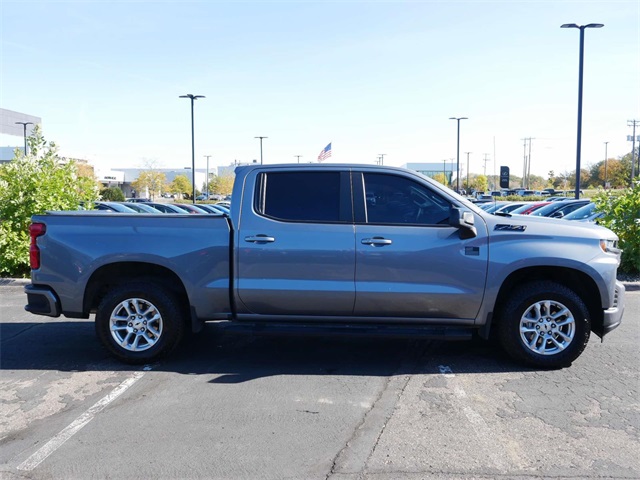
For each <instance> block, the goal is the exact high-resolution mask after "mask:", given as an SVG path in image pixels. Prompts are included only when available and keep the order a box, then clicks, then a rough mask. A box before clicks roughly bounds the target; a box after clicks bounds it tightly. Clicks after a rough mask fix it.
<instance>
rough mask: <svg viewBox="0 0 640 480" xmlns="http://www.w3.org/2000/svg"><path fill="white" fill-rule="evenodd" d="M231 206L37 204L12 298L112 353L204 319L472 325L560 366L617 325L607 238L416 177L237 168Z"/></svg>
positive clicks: (429, 329)
mask: <svg viewBox="0 0 640 480" xmlns="http://www.w3.org/2000/svg"><path fill="white" fill-rule="evenodd" d="M232 198H233V202H232V204H231V213H230V215H162V216H161V215H145V214H110V213H108V214H104V213H98V212H48V213H47V214H44V215H35V216H34V217H33V219H32V225H31V227H30V234H31V249H30V260H31V284H29V285H27V286H26V287H25V292H26V294H27V302H28V304H27V305H26V306H25V309H26V310H27V311H29V312H31V313H34V314H38V315H47V316H51V317H58V316H60V315H64V316H66V317H68V318H89V317H90V316H91V315H92V314H95V327H96V332H97V336H98V337H99V339H100V340H101V341H102V343H103V344H104V346H105V347H106V348H107V349H108V350H109V351H110V352H111V353H112V354H113V355H115V357H117V358H118V359H120V360H121V361H124V362H128V363H145V362H150V361H153V360H155V359H157V358H159V357H161V356H164V355H166V354H168V353H169V352H170V351H172V350H173V349H174V348H175V347H176V346H177V345H178V344H179V343H180V341H181V339H182V338H183V335H184V334H185V333H187V332H188V331H189V330H191V331H196V332H197V331H199V330H201V329H202V327H203V322H207V321H218V322H226V325H227V326H228V327H229V328H232V327H233V326H239V327H240V328H241V329H249V330H252V331H256V330H257V331H264V330H269V331H274V332H291V331H296V332H309V333H311V332H313V333H318V332H323V333H330V334H333V333H340V332H344V333H362V334H367V335H383V336H415V337H421V338H444V339H469V338H471V337H472V336H473V335H478V336H480V337H482V338H485V339H488V338H489V336H490V334H492V335H495V337H496V338H497V339H498V340H499V342H500V344H501V345H502V347H503V348H504V349H505V350H506V351H507V352H508V353H509V354H510V355H511V356H512V357H513V358H514V359H516V360H517V361H520V362H524V363H526V364H529V365H532V366H535V367H538V368H561V367H565V366H568V365H570V364H571V363H572V361H573V360H575V359H576V358H577V357H578V356H579V355H580V354H581V353H582V351H583V350H584V349H585V346H586V345H587V342H588V340H589V337H590V334H591V332H594V333H595V334H597V335H598V336H600V337H601V338H602V337H604V335H605V334H607V333H608V332H610V331H611V330H613V329H614V328H616V327H617V326H618V325H619V324H620V322H621V319H622V314H623V310H624V294H625V290H624V286H623V285H622V284H621V283H619V282H617V281H616V271H617V268H618V265H619V261H620V250H619V249H618V248H617V240H618V239H617V237H616V235H615V234H614V233H612V232H611V231H610V230H608V229H605V228H603V227H600V226H597V225H585V224H579V223H574V222H567V221H564V220H560V219H548V218H543V217H528V216H519V215H514V216H510V215H504V216H494V215H491V214H488V213H486V212H484V211H483V210H481V209H479V208H477V207H476V206H474V205H473V204H472V203H470V202H468V201H467V200H465V199H464V198H462V197H461V196H459V195H457V194H456V193H455V192H453V191H451V190H449V189H448V188H446V187H444V186H442V185H440V184H439V183H436V182H434V181H432V180H431V179H429V178H427V177H425V176H423V175H422V174H420V173H417V172H414V171H409V170H406V169H401V168H394V167H382V166H368V165H339V164H335V165H304V166H300V165H252V166H245V167H239V168H238V169H237V170H236V179H235V184H234V187H233V196H232Z"/></svg>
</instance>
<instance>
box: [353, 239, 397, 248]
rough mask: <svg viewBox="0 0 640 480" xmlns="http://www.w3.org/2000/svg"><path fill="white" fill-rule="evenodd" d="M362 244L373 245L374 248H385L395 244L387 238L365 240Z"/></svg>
mask: <svg viewBox="0 0 640 480" xmlns="http://www.w3.org/2000/svg"><path fill="white" fill-rule="evenodd" d="M360 243H362V244H363V245H373V246H374V247H384V246H385V245H391V244H392V243H393V242H392V241H391V240H389V239H387V238H382V237H373V238H363V239H362V240H361V241H360Z"/></svg>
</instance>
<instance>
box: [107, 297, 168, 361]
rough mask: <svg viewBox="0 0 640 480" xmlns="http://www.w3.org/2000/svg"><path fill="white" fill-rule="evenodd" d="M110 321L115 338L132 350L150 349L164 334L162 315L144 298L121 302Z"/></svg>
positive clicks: (117, 341) (119, 343)
mask: <svg viewBox="0 0 640 480" xmlns="http://www.w3.org/2000/svg"><path fill="white" fill-rule="evenodd" d="M109 323H110V328H111V336H112V337H113V339H114V340H115V341H116V343H118V345H120V346H121V347H122V348H124V349H125V350H128V351H130V352H142V351H144V350H148V349H149V348H151V347H153V346H154V345H155V344H156V343H157V342H158V340H160V336H161V335H162V315H160V312H159V310H158V309H157V308H156V306H155V305H153V304H152V303H150V302H149V301H148V300H145V299H143V298H129V299H127V300H124V301H122V302H120V303H119V304H118V305H117V306H116V308H114V309H113V311H112V312H111V316H110V319H109Z"/></svg>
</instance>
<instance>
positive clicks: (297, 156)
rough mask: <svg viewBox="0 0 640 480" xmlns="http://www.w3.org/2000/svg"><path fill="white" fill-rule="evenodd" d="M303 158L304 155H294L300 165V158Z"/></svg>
mask: <svg viewBox="0 0 640 480" xmlns="http://www.w3.org/2000/svg"><path fill="white" fill-rule="evenodd" d="M301 156H302V155H294V157H296V158H297V159H298V163H300V157H301Z"/></svg>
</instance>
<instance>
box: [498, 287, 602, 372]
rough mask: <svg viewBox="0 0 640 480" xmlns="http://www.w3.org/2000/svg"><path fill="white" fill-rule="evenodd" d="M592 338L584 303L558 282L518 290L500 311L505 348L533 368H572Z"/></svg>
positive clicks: (500, 338) (500, 327)
mask: <svg viewBox="0 0 640 480" xmlns="http://www.w3.org/2000/svg"><path fill="white" fill-rule="evenodd" d="M536 307H537V308H536ZM562 307H564V308H565V309H563V308H562ZM521 327H522V331H521ZM590 334H591V319H590V317H589V310H588V309H587V307H586V305H585V303H584V301H583V300H582V299H581V298H580V296H579V295H578V294H576V293H575V292H574V291H573V290H571V289H570V288H567V287H566V286H564V285H561V284H558V283H555V282H545V281H539V282H532V283H528V284H525V285H522V286H520V287H518V288H516V289H514V290H513V292H512V294H511V296H510V299H509V300H507V302H506V303H505V304H504V306H503V308H502V309H501V310H500V319H499V325H498V338H499V340H500V344H501V345H502V348H504V350H505V351H506V352H507V353H508V354H509V355H510V356H511V357H512V358H514V359H515V360H517V361H519V362H523V363H525V364H527V365H530V366H533V367H538V368H548V369H553V368H562V367H568V366H570V365H571V363H572V362H573V361H574V360H575V359H576V358H578V357H579V356H580V354H581V353H582V352H583V350H584V349H585V347H586V346H587V343H588V342H589V336H590Z"/></svg>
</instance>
